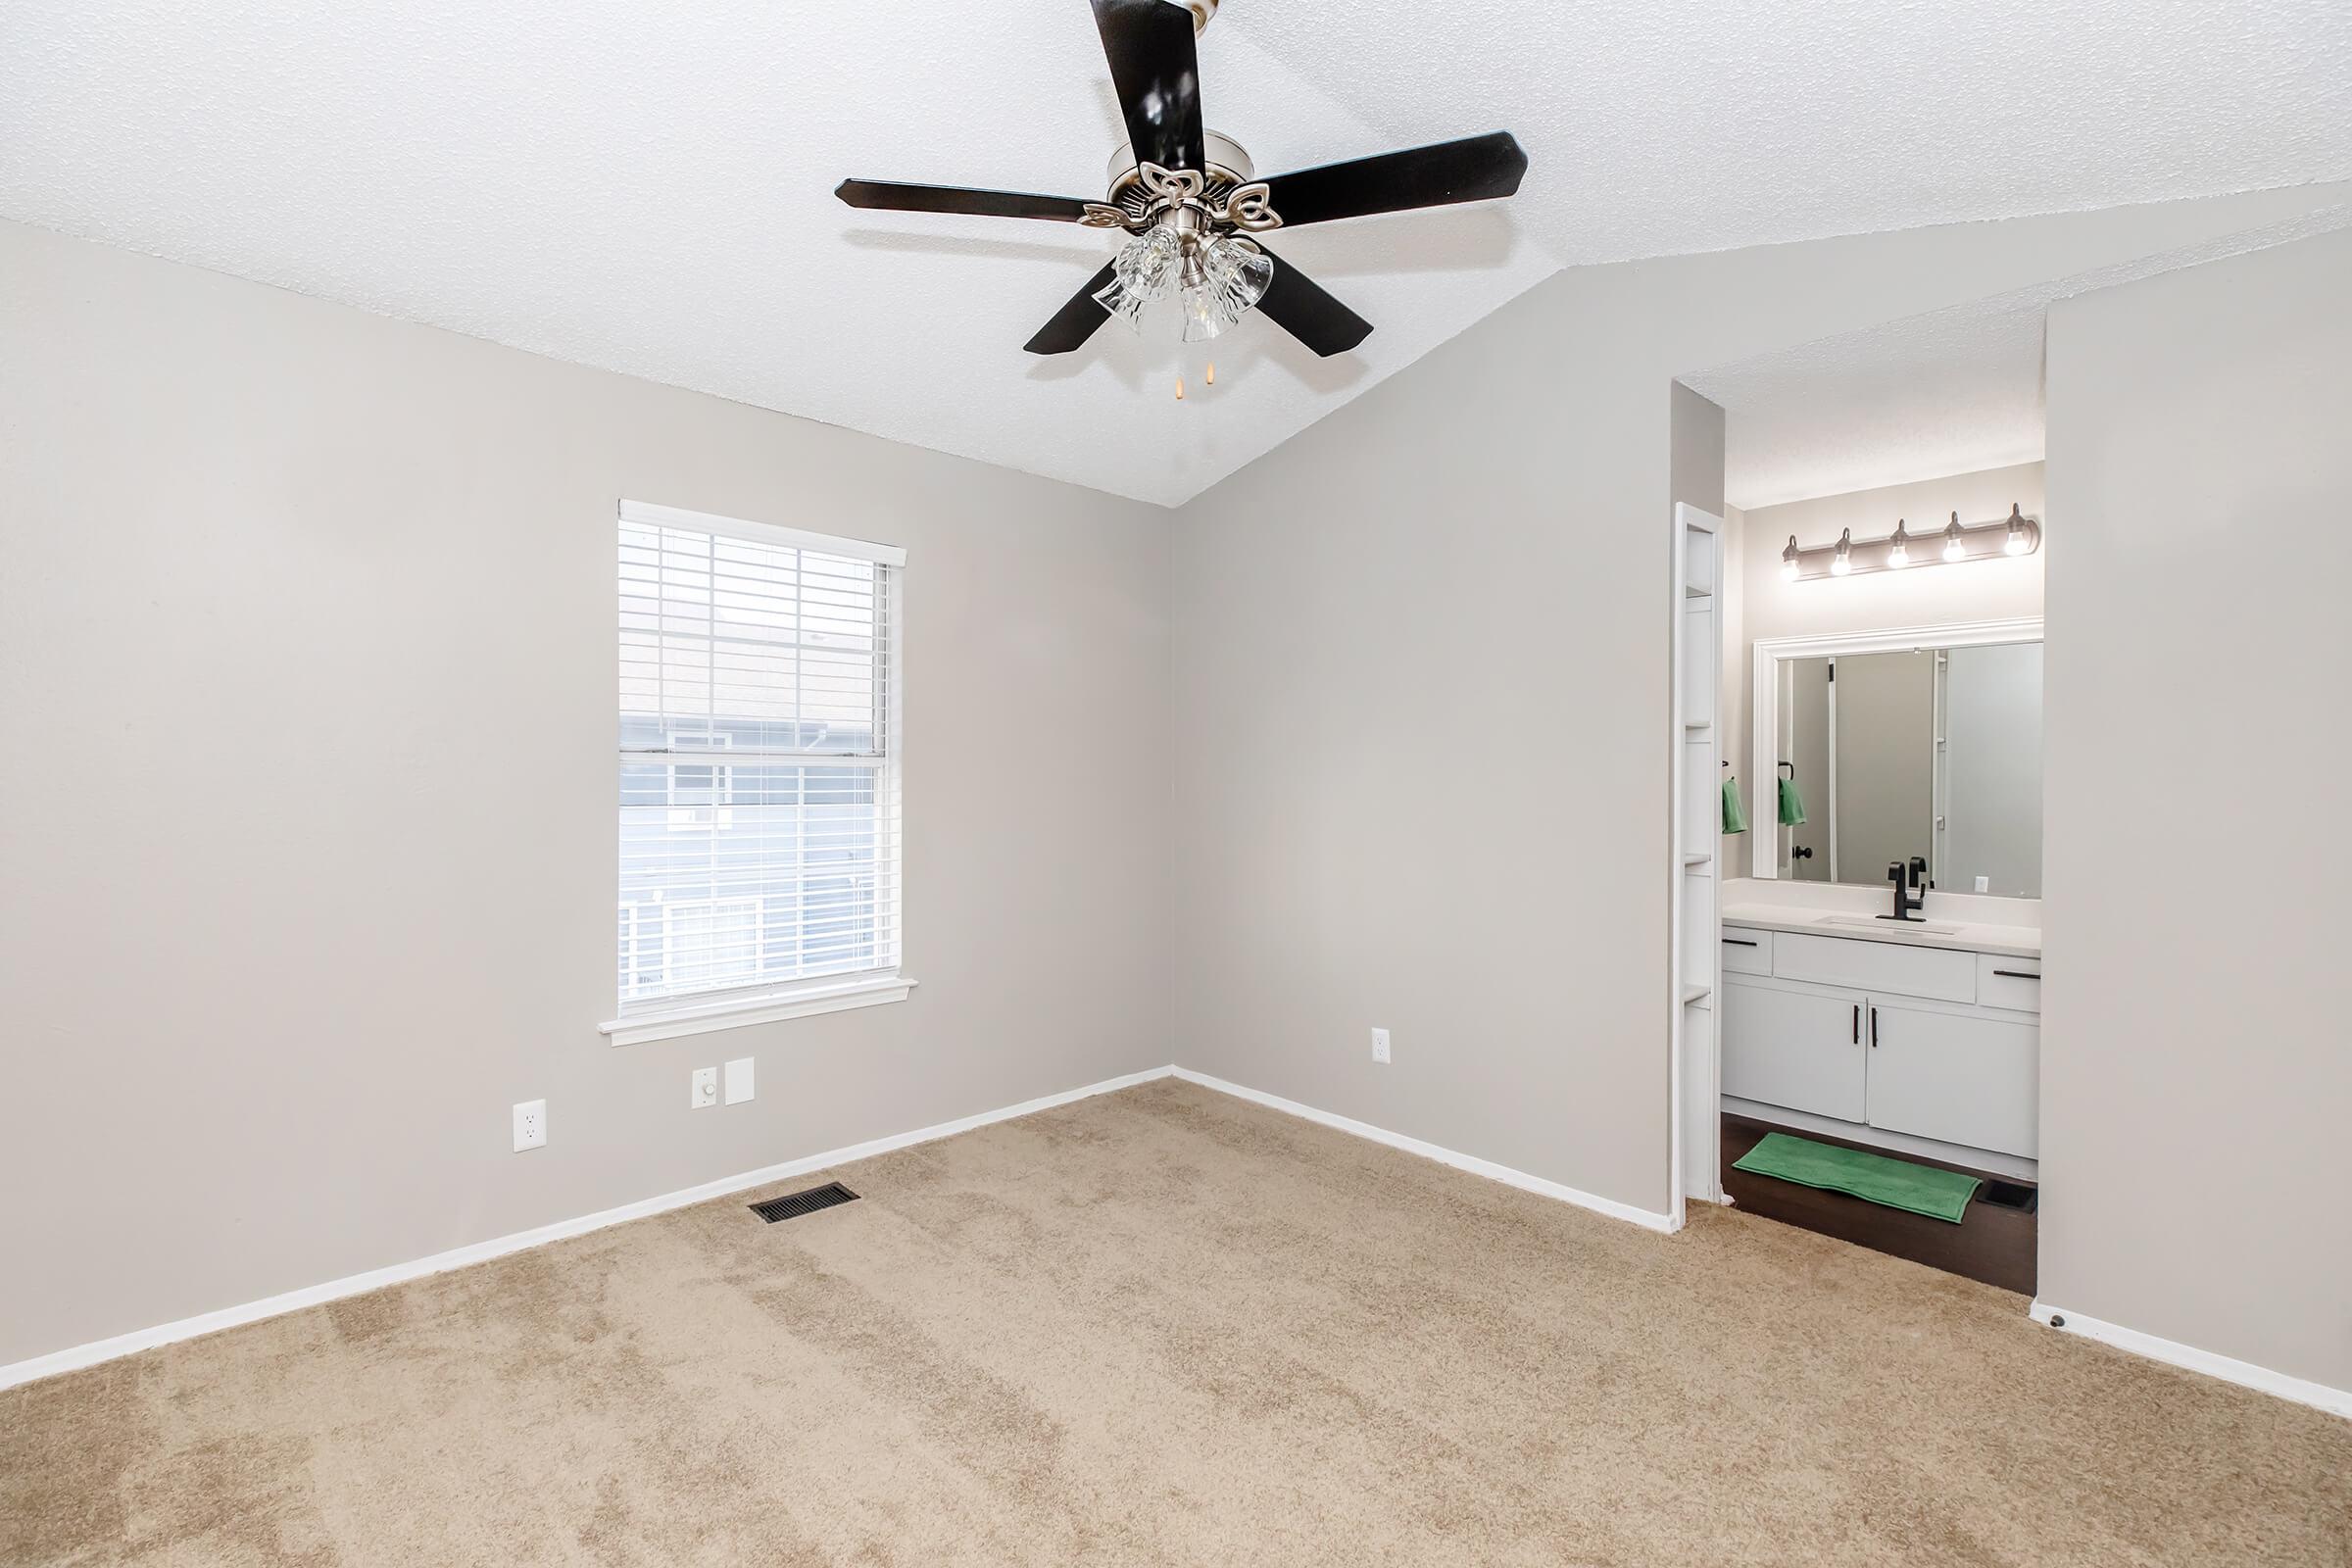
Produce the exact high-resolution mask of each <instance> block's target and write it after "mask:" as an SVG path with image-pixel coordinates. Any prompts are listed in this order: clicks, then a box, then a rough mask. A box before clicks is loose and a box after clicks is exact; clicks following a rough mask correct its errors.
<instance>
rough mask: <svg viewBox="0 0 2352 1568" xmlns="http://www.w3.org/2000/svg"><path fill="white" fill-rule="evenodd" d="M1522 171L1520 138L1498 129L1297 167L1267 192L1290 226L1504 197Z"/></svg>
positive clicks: (1269, 182) (1515, 185)
mask: <svg viewBox="0 0 2352 1568" xmlns="http://www.w3.org/2000/svg"><path fill="white" fill-rule="evenodd" d="M1526 172H1527V154H1526V153H1524V152H1522V151H1521V150H1520V147H1519V143H1518V140H1517V139H1516V138H1515V137H1513V136H1512V135H1511V133H1510V132H1509V131H1507V130H1497V131H1495V132H1494V133H1493V134H1491V135H1486V136H1465V137H1463V138H1462V139H1461V140H1460V141H1442V142H1439V143H1438V144H1437V145H1436V146H1434V147H1415V148H1413V149H1411V150H1410V151H1408V152H1401V153H1382V154H1381V155H1380V156H1379V157H1377V158H1358V159H1355V160H1353V161H1352V162H1350V163H1345V164H1325V165H1324V166H1323V167H1322V168H1320V169H1302V170H1300V171H1299V172H1297V173H1296V174H1277V175H1275V176H1274V177H1273V178H1272V179H1270V180H1267V181H1266V183H1267V185H1268V186H1270V187H1271V189H1272V195H1271V196H1270V197H1269V199H1268V200H1269V205H1271V206H1272V207H1273V209H1274V211H1275V212H1276V213H1277V214H1279V215H1280V216H1281V218H1282V221H1283V223H1284V225H1285V226H1286V227H1290V226H1296V225H1298V224H1299V223H1328V222H1330V221H1332V220H1333V219H1335V218H1361V217H1363V216H1364V215H1365V214H1367V213H1398V212H1403V211H1405V210H1406V209H1408V208H1414V207H1444V206H1446V205H1448V204H1449V203H1452V202H1483V201H1487V200H1489V199H1491V198H1493V197H1496V196H1508V195H1510V194H1511V193H1512V192H1514V191H1516V190H1517V189H1518V188H1519V176H1520V175H1522V174H1524V173H1526Z"/></svg>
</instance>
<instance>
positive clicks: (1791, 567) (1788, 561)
mask: <svg viewBox="0 0 2352 1568" xmlns="http://www.w3.org/2000/svg"><path fill="white" fill-rule="evenodd" d="M1796 573H1797V561H1796V535H1794V534H1790V535H1789V548H1788V549H1786V550H1784V551H1782V552H1781V581H1783V582H1794V581H1796Z"/></svg>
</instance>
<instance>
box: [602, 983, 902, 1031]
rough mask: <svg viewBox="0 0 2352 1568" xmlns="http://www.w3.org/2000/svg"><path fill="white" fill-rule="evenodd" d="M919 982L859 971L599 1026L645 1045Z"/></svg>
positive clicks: (872, 1001) (859, 1001) (883, 997)
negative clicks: (778, 989) (845, 975)
mask: <svg viewBox="0 0 2352 1568" xmlns="http://www.w3.org/2000/svg"><path fill="white" fill-rule="evenodd" d="M914 986H915V982H913V981H912V980H909V979H907V977H906V976H905V975H898V974H890V975H858V976H854V977H852V978H850V979H847V980H837V981H818V982H816V983H814V984H811V985H806V986H796V987H794V988H792V989H791V990H788V991H769V992H764V993H762V994H760V995H758V996H750V997H729V998H727V999H726V1000H724V1001H722V1002H705V1003H699V1004H696V1003H688V1004H686V1005H680V1006H674V1007H665V1008H663V1009H662V1010H661V1011H659V1012H633V1013H629V1014H627V1015H626V1016H623V1017H619V1018H614V1019H613V1020H612V1021H610V1022H608V1023H600V1024H598V1025H597V1028H598V1030H600V1031H601V1032H602V1033H603V1034H605V1035H606V1036H607V1037H608V1038H609V1039H610V1040H611V1041H612V1043H613V1045H616V1046H641V1045H644V1044H645V1043H646V1042H647V1041H650V1040H671V1039H675V1038H676V1037H678V1036H680V1035H700V1034H709V1033H710V1032H711V1031H712V1030H714V1029H741V1028H743V1027H745V1026H746V1025H748V1024H755V1023H774V1022H776V1021H777V1020H779V1019H783V1018H807V1017H809V1016H812V1015H813V1014H816V1013H820V1012H841V1011H843V1010H845V1009H847V1008H850V1007H873V1006H879V1005H881V1004H883V1003H885V1002H905V1001H906V1000H907V992H909V991H912V990H913V989H914Z"/></svg>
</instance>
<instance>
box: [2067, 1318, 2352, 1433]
mask: <svg viewBox="0 0 2352 1568" xmlns="http://www.w3.org/2000/svg"><path fill="white" fill-rule="evenodd" d="M2030 1312H2031V1315H2032V1316H2033V1319H2034V1322H2036V1323H2047V1324H2049V1325H2050V1326H2051V1327H2053V1328H2055V1329H2057V1330H2058V1331H2059V1332H2060V1333H2062V1334H2080V1335H2082V1337H2083V1338H2084V1339H2086V1340H2096V1341H2098V1342H2099V1343H2100V1344H2101V1345H2112V1346H2114V1347H2115V1348H2117V1349H2119V1350H2130V1351H2131V1353H2132V1354H2133V1355H2144V1356H2146V1357H2147V1358H2148V1359H2149V1360H2151V1361H2164V1362H2168V1363H2170V1364H2171V1365H2173V1366H2179V1367H2186V1368H2187V1369H2188V1370H2189V1371H2191V1372H2202V1373H2204V1374H2205V1375H2206V1376H2207V1377H2215V1378H2220V1379H2221V1380H2222V1381H2223V1382H2225V1383H2235V1384H2238V1385H2240V1386H2242V1387H2244V1388H2249V1389H2257V1390H2260V1391H2261V1392H2262V1393H2264V1394H2275V1395H2277V1396H2278V1397H2279V1398H2281V1399H2292V1400H2294V1401H2295V1403H2297V1404H2308V1405H2310V1406H2312V1407H2313V1408H2315V1409H2320V1410H2326V1411H2327V1413H2328V1414H2330V1415H2341V1416H2352V1389H2331V1388H2329V1387H2327V1384H2325V1383H2313V1382H2311V1381H2309V1380H2308V1379H2305V1378H2297V1377H2289V1376H2287V1375H2286V1374H2285V1373H2284V1372H2274V1371H2272V1370H2271V1369H2270V1368H2269V1367H2267V1366H2256V1365H2255V1364H2254V1363H2253V1362H2251V1361H2239V1360H2235V1359H2233V1358H2231V1357H2229V1356H2227V1355H2216V1354H2215V1353H2214V1352H2213V1351H2211V1350H2200V1349H2198V1348H2196V1347H2195V1346H2193V1345H2181V1344H2180V1343H2178V1342H2177V1341H2173V1340H2160V1339H2158V1338H2157V1337H2156V1336H2155V1335H2153V1334H2142V1333H2141V1332H2140V1331H2139V1330H2137V1329H2128V1328H2125V1327H2124V1326H2123V1325H2122V1324H2120V1323H2106V1322H2102V1321H2100V1320H2099V1319H2098V1318H2095V1317H2084V1316H2083V1315H2082V1313H2080V1312H2070V1311H2068V1310H2067V1309H2066V1308H2065V1307H2063V1306H2052V1305H2051V1304H2050V1303H2049V1302H2047V1301H2043V1300H2036V1301H2034V1305H2033V1306H2032V1308H2030Z"/></svg>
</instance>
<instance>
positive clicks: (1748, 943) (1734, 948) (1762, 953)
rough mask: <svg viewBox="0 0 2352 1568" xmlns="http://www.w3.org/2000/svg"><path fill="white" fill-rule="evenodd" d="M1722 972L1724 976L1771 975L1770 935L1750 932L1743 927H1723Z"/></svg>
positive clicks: (1766, 932) (1761, 932)
mask: <svg viewBox="0 0 2352 1568" xmlns="http://www.w3.org/2000/svg"><path fill="white" fill-rule="evenodd" d="M1723 972H1724V973H1725V974H1770V973H1772V933H1771V932H1769V931H1750V930H1748V929H1746V928H1745V927H1744V926H1736V925H1727V926H1725V927H1724V928H1723Z"/></svg>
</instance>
